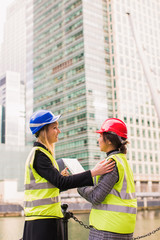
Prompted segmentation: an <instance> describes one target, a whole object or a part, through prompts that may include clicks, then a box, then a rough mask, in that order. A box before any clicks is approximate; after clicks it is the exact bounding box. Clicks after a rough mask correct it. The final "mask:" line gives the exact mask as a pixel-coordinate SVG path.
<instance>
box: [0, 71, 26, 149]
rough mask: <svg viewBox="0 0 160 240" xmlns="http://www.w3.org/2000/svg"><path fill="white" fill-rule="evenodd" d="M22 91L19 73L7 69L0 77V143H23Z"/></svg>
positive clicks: (22, 86) (23, 114)
mask: <svg viewBox="0 0 160 240" xmlns="http://www.w3.org/2000/svg"><path fill="white" fill-rule="evenodd" d="M24 91H25V87H24V84H23V83H22V82H21V81H20V74H19V73H15V72H10V71H8V72H6V75H4V76H3V77H1V78H0V105H1V108H0V110H1V113H0V116H1V119H0V128H1V130H0V133H1V135H0V143H3V144H6V145H12V146H24V145H25V131H24V129H25V109H24Z"/></svg>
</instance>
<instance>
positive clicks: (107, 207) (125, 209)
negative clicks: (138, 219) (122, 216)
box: [92, 203, 137, 214]
mask: <svg viewBox="0 0 160 240" xmlns="http://www.w3.org/2000/svg"><path fill="white" fill-rule="evenodd" d="M92 208H93V209H98V210H105V211H114V212H123V213H131V214H136V212H137V209H136V208H133V207H126V206H119V205H111V204H101V203H100V204H98V205H93V206H92Z"/></svg>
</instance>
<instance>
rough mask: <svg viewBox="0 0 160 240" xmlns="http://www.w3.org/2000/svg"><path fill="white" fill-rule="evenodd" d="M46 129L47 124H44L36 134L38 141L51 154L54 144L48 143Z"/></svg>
mask: <svg viewBox="0 0 160 240" xmlns="http://www.w3.org/2000/svg"><path fill="white" fill-rule="evenodd" d="M47 131H48V125H46V126H44V128H43V129H42V130H41V131H40V132H39V134H38V139H37V140H38V142H40V143H42V144H43V145H44V146H45V147H46V148H47V149H48V151H49V152H50V153H51V154H52V155H53V154H54V151H53V149H54V144H53V143H52V144H50V143H49V142H48V137H47Z"/></svg>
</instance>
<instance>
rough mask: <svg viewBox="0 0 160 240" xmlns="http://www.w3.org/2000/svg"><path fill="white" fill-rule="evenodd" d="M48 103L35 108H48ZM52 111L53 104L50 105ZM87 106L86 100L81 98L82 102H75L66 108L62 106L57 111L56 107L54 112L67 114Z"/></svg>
mask: <svg viewBox="0 0 160 240" xmlns="http://www.w3.org/2000/svg"><path fill="white" fill-rule="evenodd" d="M46 105H47V104H42V103H41V104H40V106H39V107H35V108H34V110H35V111H36V110H39V109H47V108H46ZM48 108H49V109H50V110H51V111H52V104H50V106H49V107H48ZM85 108H86V100H81V102H76V103H74V104H73V105H69V106H66V107H65V108H62V109H59V110H57V111H55V109H53V112H54V114H55V115H58V114H61V115H63V114H67V113H72V112H75V111H80V110H82V109H85Z"/></svg>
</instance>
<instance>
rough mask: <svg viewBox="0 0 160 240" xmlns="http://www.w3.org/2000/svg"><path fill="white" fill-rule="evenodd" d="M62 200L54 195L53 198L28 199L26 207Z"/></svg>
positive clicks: (25, 203)
mask: <svg viewBox="0 0 160 240" xmlns="http://www.w3.org/2000/svg"><path fill="white" fill-rule="evenodd" d="M59 201H60V197H59V196H58V197H53V198H45V199H39V200H34V201H26V202H24V207H36V206H41V205H48V204H52V203H58V202H59Z"/></svg>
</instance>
